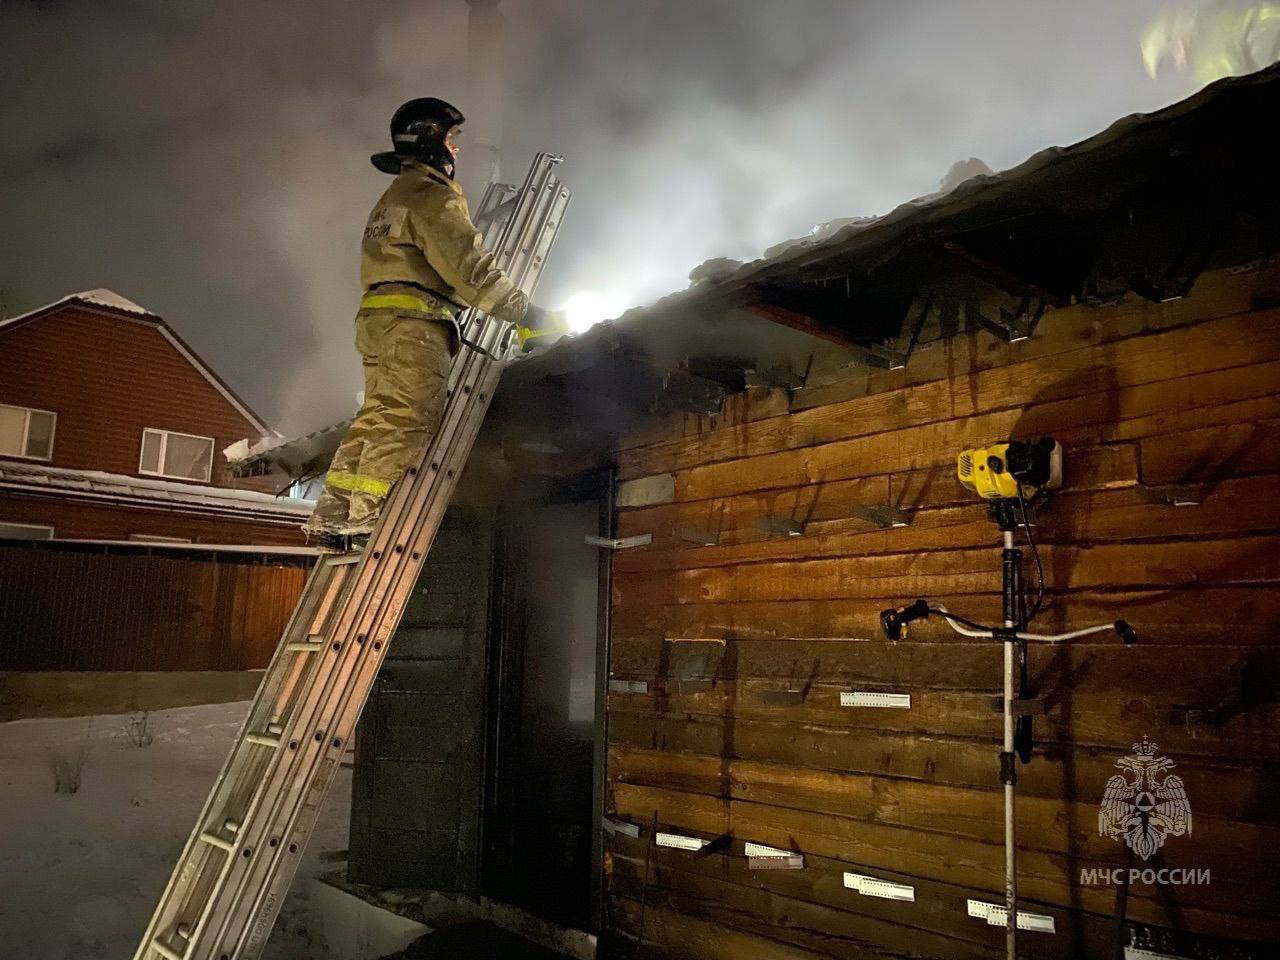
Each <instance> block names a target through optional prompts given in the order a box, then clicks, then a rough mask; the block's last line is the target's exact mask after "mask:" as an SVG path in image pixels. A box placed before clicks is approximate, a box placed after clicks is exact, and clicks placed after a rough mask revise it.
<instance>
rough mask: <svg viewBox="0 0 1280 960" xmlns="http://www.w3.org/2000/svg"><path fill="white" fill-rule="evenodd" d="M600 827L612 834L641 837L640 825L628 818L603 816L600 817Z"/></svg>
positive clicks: (633, 837)
mask: <svg viewBox="0 0 1280 960" xmlns="http://www.w3.org/2000/svg"><path fill="white" fill-rule="evenodd" d="M600 827H601V829H603V830H604V832H605V833H607V834H609V835H610V836H623V837H631V838H632V839H637V840H638V839H639V838H640V825H639V824H636V823H631V822H629V821H627V820H614V819H613V818H611V817H602V818H601V819H600Z"/></svg>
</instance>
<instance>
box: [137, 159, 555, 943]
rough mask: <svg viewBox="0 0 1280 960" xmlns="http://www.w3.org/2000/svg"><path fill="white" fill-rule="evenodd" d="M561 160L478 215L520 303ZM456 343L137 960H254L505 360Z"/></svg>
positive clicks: (540, 249)
mask: <svg viewBox="0 0 1280 960" xmlns="http://www.w3.org/2000/svg"><path fill="white" fill-rule="evenodd" d="M560 159H561V158H559V157H556V156H553V155H551V154H547V153H541V154H538V156H537V157H536V158H535V159H534V162H533V166H532V167H531V168H530V171H529V176H528V178H527V179H526V180H525V183H524V186H523V187H522V188H520V189H519V190H518V191H517V190H516V189H515V188H514V187H512V186H510V185H506V184H494V185H491V186H490V187H489V189H488V191H487V192H486V193H485V196H484V198H483V200H482V201H481V205H480V208H479V210H478V212H477V217H476V220H477V222H478V223H479V224H480V225H481V227H483V228H484V232H485V245H486V248H487V249H489V250H490V251H492V252H493V253H494V255H495V258H496V260H497V263H498V265H499V266H501V267H502V268H503V269H504V270H506V272H507V273H508V275H509V276H510V277H511V278H512V279H513V280H514V281H515V282H516V283H517V284H518V285H519V286H520V288H521V289H523V290H524V291H525V292H526V293H529V294H530V295H532V293H533V290H534V287H535V286H536V285H537V282H538V278H539V276H540V275H541V273H542V268H543V266H544V265H545V263H546V259H547V254H548V253H549V251H550V249H551V245H552V244H553V243H554V242H555V237H556V232H557V230H558V229H559V226H560V222H561V219H562V218H563V215H564V211H565V207H566V206H567V205H568V203H569V191H568V190H567V189H566V188H565V187H564V186H563V184H562V183H561V182H560V180H559V178H558V177H556V175H555V172H554V167H555V165H556V164H557V163H559V162H560ZM462 330H463V337H464V340H465V341H466V346H464V347H463V349H462V351H461V352H460V353H459V355H458V357H457V358H456V359H455V361H454V364H453V369H452V370H451V371H450V374H449V388H448V390H449V392H448V399H447V401H446V405H445V410H444V415H443V419H442V422H441V426H440V430H439V432H438V433H437V435H436V437H435V439H434V440H433V441H432V442H431V445H430V447H429V448H428V450H427V451H426V453H425V454H424V455H423V458H422V459H421V460H420V461H419V462H418V464H417V466H415V467H413V468H411V469H410V470H409V473H408V475H407V476H406V477H405V479H404V480H403V481H401V482H400V483H398V484H397V485H396V487H395V489H394V490H393V491H392V493H391V497H390V499H389V500H388V502H387V505H386V508H385V510H384V511H383V516H382V520H381V521H380V522H379V524H378V528H377V529H376V530H375V531H374V533H373V535H372V536H371V537H370V539H369V545H368V547H367V548H366V549H365V550H364V551H363V552H362V553H352V554H343V555H331V556H325V557H322V558H321V559H320V560H319V561H318V562H317V564H316V566H315V568H314V570H313V571H312V573H311V575H310V577H309V578H308V580H307V584H306V588H305V589H304V591H303V593H302V597H301V599H300V600H299V602H298V606H297V609H296V610H295V611H294V613H293V617H292V619H291V620H290V622H289V625H288V626H287V627H286V628H285V633H284V637H283V638H282V639H281V641H280V646H279V647H278V648H277V650H276V652H275V655H274V656H273V657H272V660H271V664H270V666H269V667H268V668H267V671H266V675H265V676H264V677H263V679H262V684H261V685H260V686H259V688H258V693H257V695H256V697H255V698H254V701H253V705H252V707H251V708H250V710H249V716H248V718H247V719H246V721H245V724H244V726H243V727H242V728H241V730H240V734H239V736H238V738H237V739H236V742H235V745H234V746H233V747H232V748H231V755H230V756H229V757H228V758H227V761H226V763H225V764H224V766H223V768H222V772H221V773H220V774H219V775H218V779H217V781H216V782H215V784H214V787H213V791H212V792H211V793H210V794H209V799H208V800H207V801H206V802H205V805H204V809H203V810H202V811H201V813H200V819H199V820H198V821H197V822H196V826H195V829H194V831H192V834H191V837H190V839H188V840H187V844H186V846H185V847H184V848H183V851H182V856H181V858H180V859H179V860H178V864H177V866H176V867H175V869H174V872H173V876H172V877H171V878H170V879H169V883H168V885H167V886H166V887H165V890H164V893H163V894H162V895H161V897H160V903H159V905H158V906H157V907H156V911H155V914H154V915H153V916H152V918H151V922H150V923H149V924H148V925H147V929H146V933H145V934H144V935H143V938H142V943H141V945H140V946H139V947H138V950H137V953H135V954H134V958H135V960H252V958H254V957H256V956H257V955H258V954H259V953H260V951H261V950H262V947H263V945H264V944H265V943H266V940H267V937H268V935H269V934H270V932H271V928H272V926H273V925H274V923H275V920H276V915H277V914H278V913H279V911H280V906H281V904H282V903H283V901H284V898H285V894H286V893H287V892H288V889H289V886H290V883H291V882H292V880H293V875H294V872H295V871H296V870H297V868H298V862H299V860H300V859H301V857H302V851H303V848H304V847H305V846H306V843H307V839H308V837H309V836H310V834H311V831H312V829H313V827H314V826H315V822H316V819H317V817H318V815H319V813H320V808H321V806H322V805H323V803H324V798H325V794H326V793H327V792H328V790H329V786H330V784H332V782H333V778H334V774H335V773H336V772H337V769H338V764H339V762H340V761H341V759H342V756H343V754H344V753H345V752H346V750H347V744H348V742H349V741H350V739H351V736H352V734H353V732H354V730H355V725H356V721H357V720H358V719H359V717H360V712H361V710H362V709H363V708H364V703H365V699H366V698H367V696H368V694H369V690H370V688H371V687H372V686H373V682H374V680H375V678H376V677H377V674H378V668H379V666H380V665H381V663H382V660H383V657H384V656H385V655H386V652H387V644H388V643H389V641H390V640H391V636H392V634H393V633H394V632H395V629H396V627H397V625H398V624H399V622H400V616H401V614H402V613H403V612H404V608H405V605H406V603H407V602H408V599H409V596H410V594H411V593H412V591H413V588H414V584H415V583H416V582H417V579H418V576H419V574H420V572H421V570H422V565H423V563H424V562H425V560H426V557H427V552H428V551H429V550H430V549H431V543H432V541H433V540H434V539H435V535H436V531H437V530H438V529H439V526H440V521H441V518H442V517H443V516H444V512H445V508H446V507H447V506H448V505H449V500H450V499H451V497H452V496H453V491H454V487H455V486H456V485H457V480H458V475H459V474H460V473H461V471H462V468H463V466H464V465H465V463H466V461H467V457H468V456H469V455H470V453H471V448H472V445H473V444H474V443H475V439H476V435H477V434H478V432H479V430H480V424H481V422H482V421H483V420H484V416H485V412H486V411H487V409H488V407H489V401H490V398H491V397H492V396H493V391H494V388H495V387H496V386H497V383H498V378H499V376H500V375H501V373H502V367H503V365H504V363H505V361H506V359H508V358H509V357H510V356H511V354H512V351H513V346H512V345H513V342H514V339H515V337H514V329H513V327H512V325H511V324H509V323H504V322H501V321H498V320H495V319H493V318H490V317H486V316H484V315H482V314H479V313H478V312H476V311H474V310H471V311H468V312H467V314H466V315H465V316H464V317H463V318H462Z"/></svg>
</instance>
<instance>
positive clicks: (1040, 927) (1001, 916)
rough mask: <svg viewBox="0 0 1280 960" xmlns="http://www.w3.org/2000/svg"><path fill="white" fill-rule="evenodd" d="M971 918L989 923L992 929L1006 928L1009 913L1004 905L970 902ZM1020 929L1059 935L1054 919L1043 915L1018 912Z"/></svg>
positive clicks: (981, 901) (982, 901) (979, 901)
mask: <svg viewBox="0 0 1280 960" xmlns="http://www.w3.org/2000/svg"><path fill="white" fill-rule="evenodd" d="M968 909H969V916H971V917H976V918H978V919H979V920H985V921H987V924H988V925H989V926H992V927H1003V926H1005V924H1006V922H1007V919H1008V916H1009V913H1008V910H1007V908H1006V907H1005V905H1004V904H1003V903H987V902H986V901H984V900H969V901H968ZM1018 929H1019V930H1034V931H1035V932H1036V933H1057V927H1056V925H1055V923H1054V919H1053V917H1050V916H1048V915H1046V914H1043V913H1023V912H1022V911H1021V910H1019V911H1018Z"/></svg>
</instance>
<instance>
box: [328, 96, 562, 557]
mask: <svg viewBox="0 0 1280 960" xmlns="http://www.w3.org/2000/svg"><path fill="white" fill-rule="evenodd" d="M463 119H464V118H463V116H462V113H461V112H460V111H459V110H458V109H457V108H456V107H454V106H452V105H451V104H448V103H446V102H444V101H443V100H437V99H435V98H434V97H424V98H420V99H417V100H410V101H409V102H408V103H406V104H404V105H403V106H401V107H400V109H398V110H397V111H396V112H395V115H394V116H393V117H392V118H391V142H392V149H391V150H389V151H387V152H385V153H378V154H375V155H374V156H373V157H372V158H371V159H372V161H373V165H374V166H375V167H377V168H378V169H379V170H380V171H382V172H383V173H388V174H391V175H392V176H394V177H395V180H393V181H392V183H391V186H390V187H388V188H387V191H386V192H385V193H384V194H383V195H382V197H381V198H380V199H379V200H378V202H377V204H376V205H375V206H374V208H373V212H372V213H371V214H370V215H369V220H368V223H367V225H366V226H365V230H364V239H363V241H362V244H361V256H360V283H361V286H362V287H363V288H364V291H365V292H364V297H363V299H362V300H361V301H360V309H359V311H358V312H357V313H356V349H357V350H359V351H360V356H361V358H362V361H363V365H364V384H365V391H364V403H363V404H362V405H361V407H360V410H359V412H358V413H357V414H356V417H355V420H354V421H352V423H351V426H350V428H348V430H347V434H346V436H345V438H344V439H343V441H342V445H341V446H340V447H339V448H338V452H337V454H336V455H335V456H334V458H333V463H332V464H331V465H330V468H329V472H328V474H326V476H325V484H324V490H323V492H322V493H321V495H320V500H319V502H318V503H317V504H316V508H315V510H314V511H313V512H312V514H311V517H310V519H309V520H308V521H307V523H306V524H305V525H304V526H303V530H304V531H305V532H306V533H307V535H308V537H310V538H312V539H314V540H315V541H316V542H317V543H318V545H319V546H320V547H321V548H322V549H327V550H338V551H341V550H347V549H351V548H353V547H359V546H361V545H362V544H363V542H364V541H365V540H366V539H367V538H368V535H369V534H370V533H371V532H372V531H373V528H374V525H375V524H376V523H377V521H378V514H379V513H380V512H381V509H382V505H383V503H385V501H386V499H387V495H388V494H389V493H390V491H391V487H392V486H393V485H394V484H395V483H396V481H398V480H399V479H400V478H401V477H402V476H404V473H405V471H406V470H408V468H409V467H410V466H411V465H412V463H413V461H414V460H415V459H416V458H417V457H418V456H419V455H420V454H421V453H422V451H423V449H425V447H426V445H427V444H428V443H429V442H430V441H431V438H432V436H434V434H435V432H436V430H437V429H438V427H439V425H440V418H441V414H442V412H443V409H444V400H445V385H446V382H447V381H448V378H449V367H450V364H451V362H452V359H453V355H454V354H455V353H457V352H458V350H459V348H460V347H461V345H462V344H461V339H462V338H461V333H460V331H459V327H458V323H457V320H456V316H457V314H458V313H459V312H460V311H461V310H462V309H463V307H464V305H465V306H472V307H476V308H477V309H479V310H482V311H484V312H485V313H488V314H490V315H491V316H493V317H496V318H498V319H499V320H506V321H510V322H511V323H515V324H517V325H518V328H519V332H520V335H521V338H522V340H523V339H525V338H527V337H529V336H536V335H538V334H539V333H546V332H553V331H554V332H559V331H560V330H561V329H563V320H562V318H561V317H560V316H559V314H557V313H554V312H552V311H547V310H542V309H541V308H539V307H536V306H533V305H532V304H530V303H529V300H528V298H527V297H526V296H525V295H524V293H522V292H521V291H520V290H519V289H517V288H516V286H515V284H514V283H513V282H512V281H511V279H510V278H509V277H507V276H506V275H505V274H504V273H503V272H502V271H501V270H500V269H498V267H497V266H496V265H495V264H494V262H493V256H492V255H491V254H489V253H487V252H486V251H485V249H484V247H483V245H482V239H481V236H480V233H479V232H478V231H477V230H476V228H475V226H474V225H473V224H472V222H471V215H470V213H469V212H468V209H467V202H466V199H465V198H464V197H463V196H462V190H461V188H460V187H459V186H458V184H457V182H456V181H455V180H454V179H453V176H454V164H455V162H456V159H457V156H458V146H457V137H458V131H459V128H460V127H461V126H462V123H463Z"/></svg>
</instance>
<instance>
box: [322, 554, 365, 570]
mask: <svg viewBox="0 0 1280 960" xmlns="http://www.w3.org/2000/svg"><path fill="white" fill-rule="evenodd" d="M363 557H364V554H363V553H335V554H333V555H332V556H331V557H330V558H329V560H328V564H329V566H331V567H345V566H348V565H349V564H352V563H359V562H360V560H361V559H362V558H363Z"/></svg>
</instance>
